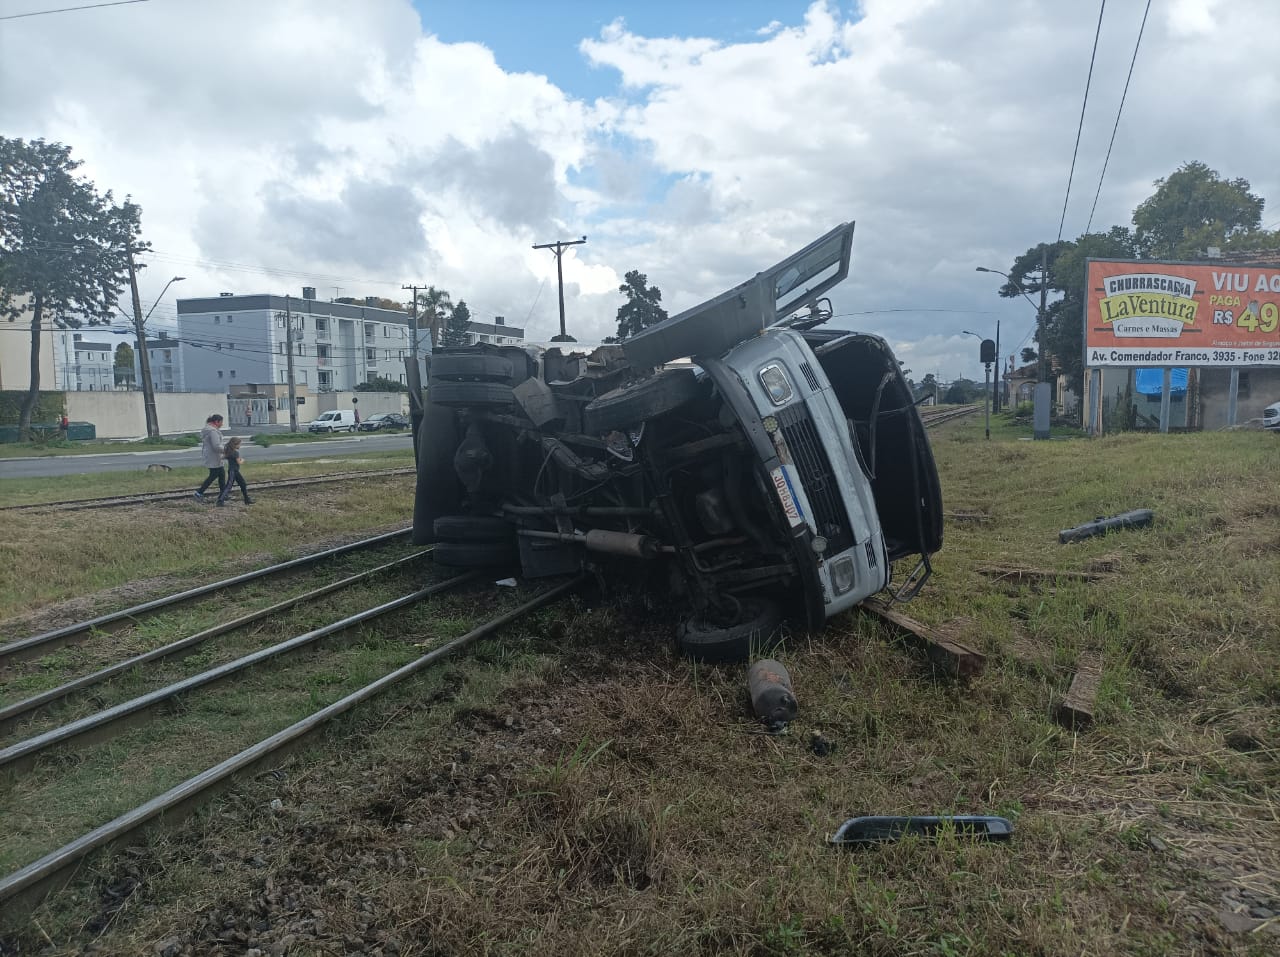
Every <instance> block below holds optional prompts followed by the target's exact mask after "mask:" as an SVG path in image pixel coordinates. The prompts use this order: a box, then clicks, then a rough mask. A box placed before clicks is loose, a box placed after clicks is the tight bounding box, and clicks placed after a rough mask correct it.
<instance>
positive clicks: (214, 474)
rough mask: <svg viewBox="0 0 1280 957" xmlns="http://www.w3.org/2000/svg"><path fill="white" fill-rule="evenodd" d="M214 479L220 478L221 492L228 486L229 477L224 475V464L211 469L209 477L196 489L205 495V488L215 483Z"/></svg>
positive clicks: (219, 488) (219, 487)
mask: <svg viewBox="0 0 1280 957" xmlns="http://www.w3.org/2000/svg"><path fill="white" fill-rule="evenodd" d="M214 479H217V480H218V491H219V492H221V491H222V490H223V489H224V488H226V487H227V479H226V476H225V475H223V473H222V466H218V467H217V468H216V469H209V475H208V477H207V478H206V479H205V480H204V482H203V483H202V484H201V486H200V487H199V488H198V489H196V491H197V492H199V493H200V494H201V495H203V494H204V493H205V489H207V488H208V487H209V486H210V485H212V484H213V480H214Z"/></svg>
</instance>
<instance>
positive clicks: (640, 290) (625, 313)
mask: <svg viewBox="0 0 1280 957" xmlns="http://www.w3.org/2000/svg"><path fill="white" fill-rule="evenodd" d="M623 279H624V280H625V281H624V282H623V284H622V285H621V286H619V287H618V292H620V293H622V294H623V295H624V296H626V297H627V301H626V302H624V303H623V304H622V305H621V306H619V307H618V335H617V341H619V342H620V341H622V340H623V339H626V338H628V337H630V336H634V335H636V333H638V332H640V331H641V330H643V329H644V328H645V327H647V326H652V325H654V324H655V323H659V322H661V321H662V320H663V319H665V318H667V310H665V309H663V308H662V306H660V305H659V303H661V302H662V290H661V289H659V288H658V287H657V286H650V285H649V277H648V276H646V275H645V274H644V273H642V272H640V270H638V269H633V270H631V271H630V272H629V273H627V274H626V275H625V276H624V277H623Z"/></svg>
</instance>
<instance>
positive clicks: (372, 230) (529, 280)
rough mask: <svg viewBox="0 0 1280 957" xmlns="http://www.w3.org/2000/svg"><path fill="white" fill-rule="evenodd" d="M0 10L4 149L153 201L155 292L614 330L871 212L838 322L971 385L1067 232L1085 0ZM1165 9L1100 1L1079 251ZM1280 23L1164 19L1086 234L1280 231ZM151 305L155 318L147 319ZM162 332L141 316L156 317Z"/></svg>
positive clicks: (168, 304) (537, 329)
mask: <svg viewBox="0 0 1280 957" xmlns="http://www.w3.org/2000/svg"><path fill="white" fill-rule="evenodd" d="M85 2H91V0H0V17H4V18H5V19H0V133H2V134H3V135H6V136H20V137H26V138H34V137H44V138H46V139H50V140H58V141H62V142H64V143H67V144H69V145H70V146H71V147H72V148H73V150H74V153H75V155H76V156H78V157H79V158H80V159H82V160H84V161H85V167H84V170H85V172H86V173H88V175H90V176H91V177H92V178H93V179H94V181H95V182H96V183H97V184H98V186H99V187H100V188H102V189H107V188H109V189H112V190H114V192H115V194H116V195H117V196H123V195H125V194H130V195H132V197H133V198H134V200H135V201H137V202H138V203H140V205H141V206H142V208H143V225H144V235H145V237H146V238H147V239H149V240H150V241H151V242H152V244H153V245H154V247H155V253H154V254H153V255H152V256H150V257H149V262H150V268H149V269H148V270H147V271H146V274H145V277H144V286H143V298H144V300H148V301H149V300H151V299H152V298H153V297H154V296H156V295H158V294H159V292H160V288H161V287H162V286H163V285H164V283H165V281H166V280H167V279H168V278H169V277H170V276H172V275H174V274H175V273H176V274H181V275H184V276H186V277H188V278H187V280H186V282H184V283H182V284H181V285H180V286H175V287H174V288H173V289H171V290H170V292H169V293H168V294H167V295H166V297H165V299H166V301H165V302H162V303H161V304H160V305H159V306H158V307H157V309H156V312H155V316H156V317H157V319H159V320H160V321H162V322H163V321H165V320H166V319H168V318H170V317H172V316H173V314H174V310H173V306H172V296H173V294H174V293H175V292H181V294H182V295H183V296H198V295H211V294H216V293H218V292H224V291H225V292H238V293H253V292H265V291H270V292H277V293H285V292H292V293H295V294H296V293H298V292H299V291H300V287H301V286H303V285H304V284H305V285H314V286H316V287H318V288H319V294H320V296H321V297H322V298H330V297H333V296H335V295H343V296H352V295H354V296H364V295H380V296H388V297H392V298H400V297H401V296H402V295H404V294H402V293H401V292H400V285H401V284H402V283H408V282H419V283H432V284H434V285H437V286H442V287H444V288H446V289H448V290H450V292H452V294H453V296H454V298H455V299H458V298H463V299H466V301H467V302H468V304H469V305H470V306H471V307H472V312H473V314H474V315H476V317H477V318H481V319H488V318H490V317H492V316H493V315H504V316H506V317H507V321H508V323H510V324H514V325H525V326H526V327H527V330H528V335H529V337H530V338H543V339H545V338H548V337H549V336H550V335H551V334H553V333H554V332H555V331H557V328H556V327H557V323H558V320H557V315H556V278H555V260H554V257H553V256H552V255H551V254H550V253H548V252H546V251H535V250H533V249H531V248H530V247H531V246H532V245H533V244H534V243H545V242H550V241H553V240H556V239H574V238H577V237H579V236H581V235H586V236H587V237H588V242H587V244H586V245H584V246H579V247H576V248H575V249H574V251H573V252H572V253H570V254H566V257H565V300H566V310H567V312H568V317H569V328H570V332H572V333H574V334H575V335H577V336H578V338H579V339H584V340H585V339H590V338H596V337H599V336H601V335H605V334H608V333H609V332H611V331H612V330H613V325H614V323H613V315H614V313H615V312H616V310H617V307H618V305H619V304H620V302H621V298H620V297H619V295H618V294H617V291H616V289H617V286H618V284H619V282H620V281H621V276H622V274H623V273H624V272H626V271H627V270H629V269H639V270H641V271H642V272H644V273H646V274H647V275H648V277H649V279H650V281H651V282H653V283H656V284H657V285H658V286H659V287H661V289H662V292H663V298H664V303H665V304H666V305H667V307H668V308H669V309H671V310H672V311H673V312H674V311H676V310H678V309H682V308H686V307H688V306H690V305H693V304H695V303H697V302H699V301H701V300H702V299H705V298H707V297H709V296H712V295H714V294H716V293H718V292H720V291H721V290H723V289H725V288H727V287H729V286H732V285H735V284H736V283H738V282H741V281H742V280H744V279H746V278H748V277H749V276H751V275H753V274H754V273H755V272H757V271H759V270H760V269H762V268H764V267H765V266H768V265H769V264H771V263H772V262H774V261H776V260H777V259H779V258H781V257H782V256H784V255H786V254H787V253H788V252H790V251H791V250H793V249H794V248H797V247H799V246H801V245H803V244H804V243H806V242H807V241H808V240H810V239H812V238H813V237H815V236H817V235H819V234H820V233H822V232H824V231H826V230H827V229H829V228H830V227H832V226H834V225H835V224H837V223H839V222H842V221H845V220H855V221H856V222H857V231H856V234H855V239H854V258H853V268H852V274H851V277H850V279H848V280H847V281H846V282H845V283H844V284H843V285H842V286H841V287H839V288H838V290H837V291H836V293H835V295H834V296H833V299H834V301H835V306H836V311H837V313H839V314H841V315H842V316H843V317H844V318H842V319H841V320H840V325H843V326H845V327H847V328H859V329H865V330H869V331H873V332H877V333H879V334H881V335H884V336H885V337H887V338H888V339H889V340H890V342H892V343H893V345H894V347H895V349H896V350H897V351H898V353H899V357H900V358H903V359H904V360H905V361H906V364H907V366H908V367H910V368H912V369H913V370H914V376H915V377H916V378H917V379H918V378H920V377H921V376H923V375H924V374H925V373H926V372H935V373H938V374H941V376H942V377H943V378H944V379H950V378H953V377H954V376H957V375H961V374H965V375H969V376H976V377H979V378H980V377H981V367H980V366H979V365H978V363H977V355H976V354H977V342H976V340H973V339H969V338H967V337H965V336H963V334H962V330H966V329H969V330H973V331H976V332H980V333H982V334H984V335H991V334H993V333H994V329H995V324H996V321H997V320H1000V321H1001V324H1002V330H1001V331H1002V335H1001V338H1002V343H1001V344H1002V346H1003V347H1004V348H1003V350H1002V351H1004V353H1005V354H1009V353H1010V352H1012V351H1014V350H1015V349H1016V348H1017V347H1018V346H1019V345H1021V344H1025V341H1026V338H1027V336H1028V335H1029V333H1030V331H1031V328H1032V324H1033V320H1034V312H1033V310H1032V309H1031V307H1030V306H1028V305H1027V304H1026V303H1025V302H1022V301H1007V300H1002V299H1000V298H998V297H997V296H996V295H995V290H996V288H997V286H998V285H999V282H1000V280H999V277H995V276H991V275H986V274H982V273H977V272H975V271H974V270H975V267H976V266H989V267H992V268H998V269H1006V270H1007V269H1008V268H1009V266H1010V263H1011V261H1012V259H1013V257H1014V256H1016V255H1017V254H1019V253H1020V252H1022V251H1024V250H1025V249H1026V248H1027V247H1028V246H1030V245H1032V244H1034V243H1036V242H1040V241H1043V240H1053V239H1054V238H1056V236H1057V235H1058V228H1059V220H1060V217H1061V216H1062V210H1063V201H1064V196H1065V195H1066V191H1067V178H1068V171H1069V169H1070V165H1071V156H1072V148H1073V146H1074V143H1075V138H1076V128H1077V122H1078V120H1079V117H1080V108H1081V98H1082V95H1083V93H1084V86H1085V78H1086V73H1087V71H1088V68H1089V58H1090V51H1091V49H1092V45H1093V40H1094V33H1095V29H1096V28H1097V17H1098V4H1097V3H1095V2H1085V0H1080V2H1076V3H1062V2H1060V0H863V2H860V3H851V2H849V0H817V2H799V0H770V2H766V0H707V2H702V3H691V2H689V0H681V2H675V0H538V2H533V0H465V2H464V0H451V2H433V0H416V2H411V0H147V2H139V3H133V4H128V5H119V6H111V7H106V8H101V9H92V10H81V11H76V12H69V13H58V14H51V15H48V16H34V17H19V16H17V15H18V14H23V13H28V12H31V11H36V10H42V9H52V8H56V7H65V6H73V5H75V4H76V3H85ZM1145 4H1146V0H1110V2H1109V3H1107V5H1106V14H1105V17H1104V19H1103V21H1102V28H1101V37H1100V41H1099V47H1098V54H1097V62H1096V64H1095V66H1094V71H1093V82H1092V88H1091V92H1090V94H1089V101H1088V109H1087V112H1086V114H1085V119H1084V128H1083V136H1082V139H1081V142H1080V153H1079V159H1078V161H1077V164H1076V170H1075V177H1074V183H1073V185H1072V187H1071V193H1070V201H1069V203H1068V205H1067V209H1066V220H1065V224H1064V228H1063V235H1064V236H1066V237H1068V238H1073V237H1075V236H1077V235H1078V234H1080V233H1081V232H1083V231H1084V229H1085V225H1086V222H1087V221H1088V220H1089V216H1090V209H1091V207H1092V205H1093V200H1094V194H1095V191H1096V190H1097V189H1098V181H1099V174H1100V172H1101V169H1102V163H1103V157H1104V155H1105V153H1106V149H1107V143H1108V140H1109V138H1110V136H1111V130H1112V126H1113V124H1114V122H1115V117H1116V108H1117V106H1118V104H1119V101H1120V94H1121V90H1122V89H1123V86H1124V81H1125V74H1126V72H1127V71H1128V68H1129V61H1130V57H1131V56H1132V53H1133V47H1134V41H1135V39H1136V37H1137V32H1138V26H1139V23H1140V22H1141V20H1142V15H1143V9H1144V6H1145ZM1277 36H1280V3H1276V2H1275V0H1153V3H1152V6H1151V15H1150V19H1149V20H1148V22H1147V26H1146V32H1145V35H1144V37H1143V41H1142V47H1141V51H1140V53H1139V56H1138V61H1137V66H1136V69H1135V71H1134V77H1133V81H1132V85H1131V87H1130V89H1129V94H1128V99H1127V102H1126V105H1125V110H1124V115H1123V118H1122V120H1121V123H1120V128H1119V134H1118V136H1117V138H1116V141H1115V147H1114V151H1113V153H1112V156H1111V161H1110V166H1109V168H1108V171H1107V174H1106V178H1105V181H1104V182H1103V185H1102V191H1101V195H1100V197H1099V199H1098V204H1097V211H1096V213H1095V214H1094V215H1093V224H1094V228H1095V229H1096V228H1098V227H1103V228H1105V227H1106V226H1109V225H1112V224H1115V223H1125V224H1127V223H1128V222H1129V220H1130V216H1131V214H1132V210H1133V207H1134V206H1135V205H1136V204H1137V203H1138V202H1140V201H1141V200H1142V199H1144V198H1145V197H1146V196H1148V195H1149V194H1150V192H1151V190H1152V185H1151V184H1152V181H1153V180H1155V179H1157V178H1158V177H1162V176H1165V175H1168V174H1169V173H1171V172H1172V171H1174V170H1175V169H1176V168H1177V167H1178V166H1179V165H1180V164H1181V163H1183V162H1186V161H1188V160H1193V159H1194V160H1202V161H1204V162H1206V163H1208V164H1209V165H1210V166H1212V167H1213V168H1215V169H1217V170H1219V171H1220V172H1221V173H1222V174H1223V175H1224V176H1229V177H1237V176H1241V177H1244V178H1246V179H1248V180H1249V181H1250V182H1251V183H1252V185H1253V188H1254V191H1255V192H1257V193H1259V194H1261V195H1262V196H1264V197H1266V198H1269V199H1271V200H1273V203H1272V205H1271V206H1270V207H1269V208H1268V210H1267V212H1266V213H1264V224H1266V225H1272V224H1273V222H1274V221H1276V220H1280V163H1277V161H1276V157H1277V156H1280V124H1277V123H1276V122H1275V120H1276V117H1277V116H1280V58H1277V55H1276V50H1275V46H1274V44H1275V38H1276V37H1277ZM148 304H149V302H148ZM157 319H153V320H152V321H153V322H155V321H157Z"/></svg>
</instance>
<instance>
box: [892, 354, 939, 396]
mask: <svg viewBox="0 0 1280 957" xmlns="http://www.w3.org/2000/svg"><path fill="white" fill-rule="evenodd" d="M898 365H902V363H901V362H899V363H898ZM910 371H911V370H910V369H907V370H906V372H910ZM907 384H908V386H909V387H910V388H911V394H912V395H914V396H915V397H916V401H917V402H918V401H919V400H920V399H923V398H924V397H925V396H926V395H936V394H937V391H938V379H937V376H935V375H934V374H933V373H932V372H926V373H925V374H924V378H923V379H921V380H920V384H919V385H914V384H913V383H912V382H911V380H910V379H908V380H907Z"/></svg>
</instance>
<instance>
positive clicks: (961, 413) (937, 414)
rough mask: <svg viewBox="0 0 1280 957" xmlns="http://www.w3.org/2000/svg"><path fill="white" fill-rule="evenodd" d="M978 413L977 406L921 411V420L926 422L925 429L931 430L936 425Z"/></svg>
mask: <svg viewBox="0 0 1280 957" xmlns="http://www.w3.org/2000/svg"><path fill="white" fill-rule="evenodd" d="M978 411H979V409H978V407H977V406H976V405H962V406H958V407H956V408H953V409H921V410H920V418H921V420H922V421H923V422H924V427H925V428H926V429H931V428H933V427H934V426H935V425H941V424H942V423H944V422H951V421H953V420H955V419H961V418H964V417H965V416H967V415H973V414H974V413H975V412H978Z"/></svg>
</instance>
